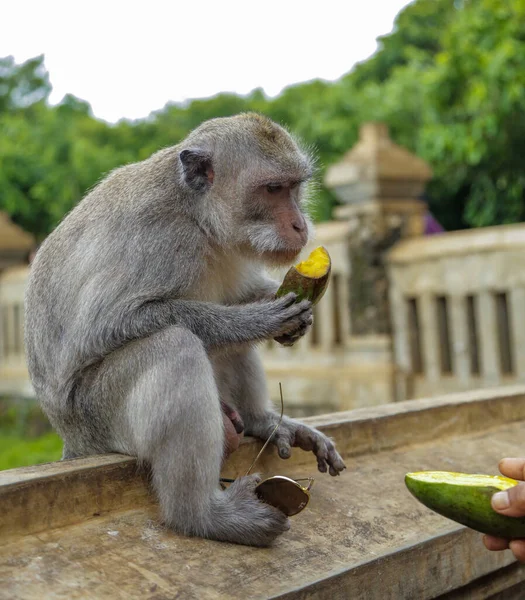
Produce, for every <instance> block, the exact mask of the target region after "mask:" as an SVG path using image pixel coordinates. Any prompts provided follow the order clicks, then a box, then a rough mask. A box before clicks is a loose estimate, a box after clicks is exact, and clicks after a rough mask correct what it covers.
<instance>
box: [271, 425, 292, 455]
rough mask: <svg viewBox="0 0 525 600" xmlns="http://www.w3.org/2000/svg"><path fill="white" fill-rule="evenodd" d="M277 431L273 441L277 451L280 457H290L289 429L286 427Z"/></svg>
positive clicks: (290, 441) (290, 440)
mask: <svg viewBox="0 0 525 600" xmlns="http://www.w3.org/2000/svg"><path fill="white" fill-rule="evenodd" d="M280 429H281V428H279V431H277V433H276V434H275V438H274V441H273V443H274V444H275V445H276V446H277V452H278V454H279V457H280V458H284V459H287V458H290V456H291V455H292V441H293V440H292V439H291V431H290V430H288V429H284V428H283V429H282V431H281V430H280Z"/></svg>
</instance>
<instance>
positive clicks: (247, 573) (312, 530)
mask: <svg viewBox="0 0 525 600" xmlns="http://www.w3.org/2000/svg"><path fill="white" fill-rule="evenodd" d="M305 421H309V422H312V423H316V424H318V425H319V426H320V427H321V428H322V429H324V430H325V431H326V432H327V433H328V434H329V435H332V436H333V437H334V438H335V439H336V440H337V442H338V444H339V446H340V448H341V450H342V452H343V455H344V456H345V460H346V461H347V466H348V471H347V472H345V473H343V475H342V476H341V477H338V478H330V477H328V476H326V475H320V474H317V476H316V483H315V486H314V489H313V495H312V501H311V504H310V506H309V508H308V509H307V510H306V511H304V512H303V513H301V514H300V515H298V516H297V517H295V518H294V519H293V520H292V529H291V531H290V532H288V533H287V534H286V535H284V536H282V537H281V538H279V540H277V541H276V543H275V545H274V546H273V547H272V548H269V549H254V548H245V547H241V546H235V545H231V544H221V543H217V542H211V541H207V540H200V539H191V538H185V537H182V536H178V535H176V534H174V533H173V532H170V531H165V530H163V529H162V528H161V527H159V525H158V523H157V520H156V519H157V509H156V505H155V503H154V502H153V500H152V498H151V497H150V495H149V493H148V489H147V478H146V477H145V475H144V474H140V473H138V472H137V469H136V462H135V461H134V460H133V459H131V458H128V457H121V456H117V455H115V456H99V457H93V458H86V459H77V460H74V461H64V462H63V463H53V464H49V465H45V466H41V467H29V468H24V469H17V470H13V471H6V472H3V473H0V502H1V504H2V509H3V510H2V511H1V514H0V527H1V529H0V537H1V539H2V541H3V542H5V543H4V544H3V545H2V548H1V549H0V577H2V580H3V581H7V582H8V585H7V586H4V588H3V589H0V598H4V597H5V598H17V599H19V600H24V599H25V598H33V597H35V596H43V597H54V596H56V597H59V596H61V595H62V596H63V597H67V598H86V597H89V598H141V599H142V598H151V599H152V600H153V599H158V598H175V597H178V598H199V599H201V598H202V599H204V600H206V599H207V598H210V599H211V598H213V599H219V598H220V599H222V598H232V599H237V598H239V599H241V598H247V597H249V598H290V599H291V598H294V599H296V598H301V599H302V598H304V599H306V598H326V599H328V598H330V599H338V598H348V597H351V598H352V600H359V599H361V598H362V599H366V600H379V599H381V600H384V599H387V600H388V599H392V600H399V599H403V598H417V599H418V600H419V599H421V600H424V599H425V598H437V597H439V596H440V595H442V594H451V593H453V592H454V591H457V590H461V589H462V588H464V587H465V586H469V589H475V587H476V586H477V589H478V592H476V594H478V595H469V596H468V597H469V598H485V597H487V596H486V595H483V594H484V593H485V592H484V590H489V587H488V585H489V584H488V583H487V582H486V581H485V580H484V579H483V578H484V577H486V576H488V575H489V574H490V581H491V582H496V581H499V582H500V583H499V584H498V585H499V586H500V588H501V590H504V589H506V588H507V587H510V586H511V585H515V584H516V583H520V582H522V581H524V578H525V573H524V572H523V569H522V568H521V567H511V568H510V569H511V571H508V568H509V567H508V565H509V564H511V563H512V562H513V560H512V556H511V555H510V553H509V552H505V553H489V552H488V551H486V550H485V549H484V548H483V546H482V544H481V536H480V535H479V534H476V533H475V532H472V531H470V530H467V529H465V528H463V527H460V526H458V525H456V524H455V523H453V522H451V521H448V520H447V519H444V518H442V517H439V515H436V514H434V513H432V512H431V511H429V510H427V509H426V508H425V507H423V506H422V505H420V504H419V503H417V502H416V501H415V500H414V499H413V498H412V497H411V496H410V494H409V493H408V492H407V490H406V489H405V487H404V483H403V476H404V473H406V472H407V471H409V470H419V469H440V468H444V469H448V470H465V471H482V472H488V473H490V472H492V473H495V472H496V471H497V462H498V460H499V459H500V458H501V457H502V456H506V455H509V454H519V453H521V452H522V451H523V439H524V438H525V388H523V387H521V388H509V389H505V390H502V389H499V390H492V391H480V392H477V393H468V394H458V395H456V396H451V397H447V398H438V399H431V400H419V401H409V402H403V403H399V404H393V405H383V406H379V407H376V408H373V409H359V410H355V411H351V412H348V413H336V414H334V415H325V416H323V417H313V418H309V419H305ZM258 448H259V444H258V443H255V442H254V441H253V440H247V441H246V442H245V443H244V444H243V445H242V446H241V449H240V450H239V451H238V452H237V453H236V454H234V455H233V456H232V460H230V461H229V462H228V464H227V465H226V466H225V474H229V475H234V476H236V475H238V474H241V473H242V472H243V471H244V470H245V469H246V468H247V465H248V464H249V462H250V461H251V458H252V457H253V456H254V455H255V453H256V452H257V450H258ZM259 468H260V471H262V472H263V473H265V474H270V473H271V474H275V473H282V474H286V475H290V476H295V477H300V476H308V475H313V474H314V473H315V460H314V459H313V457H312V455H311V454H309V453H304V452H300V451H297V450H296V451H294V453H293V457H292V458H291V459H290V460H288V461H282V460H279V459H278V458H277V457H276V454H275V453H274V452H273V451H270V452H267V453H265V456H264V458H263V460H262V462H261V464H260V465H259ZM505 569H507V570H505ZM511 575H512V576H511ZM480 586H481V587H480ZM491 586H492V587H491V588H490V589H491V590H492V592H494V593H496V592H499V591H500V589H497V588H496V587H494V586H495V584H491ZM465 589H466V588H465ZM479 590H481V591H479ZM457 597H461V596H457Z"/></svg>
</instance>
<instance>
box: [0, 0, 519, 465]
mask: <svg viewBox="0 0 525 600" xmlns="http://www.w3.org/2000/svg"><path fill="white" fill-rule="evenodd" d="M108 4H109V6H108ZM166 4H167V3H164V2H158V1H151V2H148V3H147V5H145V6H143V7H142V8H141V10H140V11H138V10H136V9H135V8H133V7H131V5H130V4H129V3H128V4H124V3H120V2H113V3H107V2H106V3H102V2H91V3H89V7H87V6H85V7H84V6H83V8H82V9H81V8H79V7H78V6H77V5H75V7H74V8H73V6H72V5H71V3H69V4H66V3H61V2H46V3H36V2H34V3H33V2H24V1H23V0H19V1H18V2H17V3H16V5H15V3H11V4H10V5H6V6H4V7H3V8H2V13H3V15H2V23H1V25H0V469H6V468H11V467H15V466H20V465H25V464H34V463H38V462H44V461H48V460H56V459H58V458H59V457H60V453H61V447H62V445H61V442H60V440H59V438H58V437H57V436H56V435H55V434H54V433H53V432H52V431H51V429H50V426H49V424H48V423H47V421H46V419H45V418H44V417H43V415H42V414H41V412H40V410H39V408H38V405H37V402H36V401H35V398H34V395H33V393H32V389H31V386H30V383H29V380H28V376H27V370H26V367H25V358H24V348H23V294H24V289H25V282H26V279H27V274H28V270H29V269H30V261H31V258H32V256H33V253H34V251H35V249H36V248H37V247H38V244H39V243H41V241H42V240H43V239H44V238H45V237H46V235H47V234H49V232H50V231H52V229H53V228H54V227H55V226H56V225H57V223H58V222H59V221H60V219H61V218H62V217H63V216H64V214H65V213H67V212H68V211H69V210H70V209H71V208H72V207H73V206H74V205H75V204H76V203H77V202H78V201H79V200H80V199H81V198H82V196H83V194H84V193H85V192H86V190H88V189H89V188H90V187H91V186H93V185H94V184H95V183H96V182H97V181H98V180H99V179H100V178H101V177H102V176H103V175H104V174H106V173H107V172H108V171H110V170H111V169H113V168H114V167H116V166H119V165H122V164H124V163H129V162H133V161H137V160H141V159H144V158H146V157H148V156H149V155H150V154H152V153H153V152H155V151H156V150H158V149H160V148H162V147H165V146H168V145H173V144H176V143H177V142H178V141H179V140H181V139H182V138H183V137H184V136H185V135H186V134H187V133H188V132H189V131H190V130H191V129H193V128H194V127H196V126H197V125H198V124H200V123H201V122H202V121H203V120H205V119H209V118H212V117H216V116H227V115H232V114H236V113H239V112H242V111H248V110H252V111H257V112H260V113H264V114H266V115H268V116H269V117H270V118H272V119H274V120H276V121H277V122H279V123H281V124H283V125H285V126H286V127H288V128H289V129H290V130H291V131H292V132H293V133H294V134H296V135H297V136H298V137H299V138H300V139H301V140H302V141H303V142H304V143H306V144H307V145H308V146H311V147H312V148H313V149H314V150H315V153H316V154H317V156H318V159H319V174H318V183H319V189H318V193H317V196H316V201H315V206H314V216H315V219H316V221H317V223H318V238H317V240H316V242H315V244H314V245H318V244H320V243H322V244H324V245H325V246H326V247H327V248H328V249H329V251H330V253H331V255H332V259H333V279H332V283H331V286H330V288H329V292H328V293H327V295H326V297H325V298H323V301H322V302H321V303H320V304H319V306H318V307H317V308H316V315H315V326H314V328H313V330H312V331H311V332H310V334H309V335H308V337H307V338H306V339H305V340H303V341H302V342H301V344H298V345H297V346H296V347H293V348H280V347H276V345H275V344H273V343H269V344H267V345H266V346H265V347H264V349H263V354H264V360H265V366H266V369H267V373H268V377H269V380H270V389H271V390H272V394H276V392H277V390H278V387H277V382H278V381H283V386H284V389H285V394H286V398H285V401H286V405H287V412H288V413H289V414H292V415H297V416H301V415H305V414H318V413H323V412H329V411H338V410H347V409H351V408H355V407H359V406H370V405H374V404H381V403H384V402H395V401H400V400H405V399H412V398H417V397H422V396H428V395H435V394H443V393H449V392H455V391H460V390H467V389H475V388H480V387H493V386H498V385H502V384H506V383H513V382H524V381H525V325H524V322H525V276H523V275H522V273H521V271H522V269H521V264H522V262H523V259H524V257H525V254H524V251H525V225H524V224H523V221H525V169H524V168H523V165H524V158H525V141H524V140H525V0H476V1H474V0H470V1H469V0H415V1H413V2H410V3H408V2H404V1H401V0H390V1H389V2H382V1H373V0H368V2H366V3H348V2H335V1H331V0H327V1H325V2H323V3H321V4H319V3H315V4H313V3H312V4H311V5H310V3H308V2H304V1H303V2H295V1H288V2H280V3H277V2H271V1H267V2H264V3H260V4H257V5H256V4H252V3H249V4H247V3H246V2H233V1H232V2H230V1H223V2H220V3H216V2H215V3H213V2H199V3H194V6H188V7H184V6H181V5H179V3H171V5H170V6H169V7H168V6H166ZM82 10H85V11H86V14H83V13H82ZM88 11H89V12H88ZM2 57H3V58H2Z"/></svg>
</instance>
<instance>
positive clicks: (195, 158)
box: [179, 148, 214, 191]
mask: <svg viewBox="0 0 525 600" xmlns="http://www.w3.org/2000/svg"><path fill="white" fill-rule="evenodd" d="M179 158H180V162H181V164H182V171H183V173H184V181H185V182H186V183H187V184H188V186H189V187H190V188H192V189H194V190H197V191H204V190H205V189H206V188H208V187H209V186H210V185H211V184H212V183H213V177H214V173H213V166H212V163H211V156H210V154H208V153H207V152H205V151H204V150H201V149H200V148H193V149H191V150H183V151H182V152H181V153H180V154H179Z"/></svg>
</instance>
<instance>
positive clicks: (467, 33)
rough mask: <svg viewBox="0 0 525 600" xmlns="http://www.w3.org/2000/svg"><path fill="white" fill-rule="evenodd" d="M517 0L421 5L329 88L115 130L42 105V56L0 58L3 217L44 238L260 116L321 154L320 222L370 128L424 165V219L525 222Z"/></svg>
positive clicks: (523, 71) (199, 108) (78, 109)
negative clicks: (139, 164)
mask: <svg viewBox="0 0 525 600" xmlns="http://www.w3.org/2000/svg"><path fill="white" fill-rule="evenodd" d="M524 32H525V0H476V1H474V0H416V1H415V2H413V3H411V4H410V5H408V6H407V7H406V8H405V9H404V10H403V11H401V12H400V14H399V15H398V17H397V19H396V23H395V28H394V31H393V32H392V33H391V34H389V35H386V36H383V37H381V38H380V39H379V49H378V51H377V52H376V54H375V55H374V56H373V57H371V58H370V59H369V60H367V61H365V62H363V63H361V64H359V65H357V66H356V67H355V68H354V69H353V71H352V72H350V73H348V74H347V75H345V76H344V77H343V78H341V80H339V81H338V82H336V83H327V82H323V81H312V82H308V83H305V84H301V85H295V86H292V87H289V88H287V89H285V90H284V91H283V93H282V94H281V95H280V96H279V97H277V98H274V99H269V98H267V97H266V96H265V95H264V93H263V92H262V91H261V90H254V91H253V92H252V93H251V94H249V95H247V96H238V95H235V94H219V95H217V96H214V97H212V98H208V99H206V100H194V101H192V102H189V103H187V104H185V105H177V104H168V105H166V106H165V107H164V109H162V110H160V111H157V112H155V113H152V114H151V115H150V116H149V117H148V118H147V119H143V120H138V121H133V122H131V121H126V120H122V121H120V122H119V123H117V124H115V125H110V124H107V123H105V122H103V121H99V120H97V119H95V118H94V117H93V115H92V113H91V108H90V106H89V104H88V103H86V102H84V101H82V100H80V99H77V98H75V97H73V96H69V95H68V96H66V97H65V98H64V99H63V100H62V102H61V103H60V104H59V105H58V106H53V107H51V106H49V105H48V103H47V98H48V94H49V90H50V85H49V80H48V75H47V72H46V70H45V67H44V63H43V58H42V57H41V56H40V57H36V58H34V59H32V60H30V61H27V62H26V63H24V64H22V65H16V64H15V63H14V61H13V59H12V57H7V58H4V59H0V209H4V210H7V211H8V212H9V213H10V214H11V215H12V218H13V219H14V220H15V221H16V222H18V223H19V224H21V225H22V226H23V227H25V228H26V229H28V230H29V231H31V232H32V233H34V234H35V235H36V236H37V238H42V237H44V236H45V235H47V233H49V231H50V230H51V229H52V228H53V227H55V226H56V224H57V223H58V221H59V220H60V219H61V218H62V216H63V215H64V214H65V213H66V212H67V211H68V210H70V209H71V207H72V206H74V204H75V203H76V202H78V200H79V199H80V198H81V197H82V196H83V194H84V193H85V192H86V191H87V190H88V189H89V188H90V187H91V186H92V185H93V184H94V183H96V181H97V180H99V179H100V178H101V177H102V176H103V175H104V174H106V173H107V172H108V171H110V170H112V169H113V168H115V167H117V166H118V165H121V164H125V163H129V162H132V161H136V160H142V159H144V158H146V157H147V156H149V155H150V154H151V153H153V152H155V151H156V150H158V149H160V148H162V147H165V146H168V145H172V144H175V143H177V142H178V141H179V140H181V139H182V138H183V137H184V136H185V135H186V134H187V133H188V132H189V131H190V130H191V129H192V128H194V127H195V126H197V125H198V124H199V123H201V122H202V121H203V120H205V119H208V118H211V117H215V116H227V115H232V114H236V113H238V112H242V111H248V110H255V111H258V112H261V113H264V114H267V115H268V116H270V117H271V118H273V119H275V120H276V121H278V122H280V123H281V124H283V125H285V126H287V127H288V128H289V129H290V130H291V131H293V132H294V133H295V134H296V135H297V136H298V137H299V138H300V139H302V141H303V142H304V143H305V144H306V145H307V146H311V147H313V148H314V149H315V151H316V154H317V156H318V158H319V161H318V164H319V174H318V178H319V183H320V185H319V192H318V194H317V197H318V201H317V205H316V216H317V218H318V219H319V220H324V219H327V218H329V217H330V215H331V210H332V208H333V205H334V202H335V201H334V197H333V196H332V195H331V194H330V192H329V191H328V190H326V189H325V188H324V187H323V186H322V178H323V174H324V170H325V168H326V167H327V166H328V165H329V164H331V163H333V162H334V161H336V160H338V159H339V158H340V157H341V155H342V154H343V153H344V152H346V151H347V150H348V149H349V148H350V147H351V146H352V145H353V144H354V143H355V141H356V139H357V135H358V129H359V125H360V124H361V123H362V122H363V121H366V120H381V121H384V122H386V123H387V124H388V125H389V127H390V131H391V135H392V137H393V138H394V139H395V140H396V141H397V142H398V143H400V144H402V145H404V146H406V147H407V148H409V149H411V150H412V151H414V152H415V153H417V154H418V155H419V156H421V157H422V158H424V159H426V160H427V161H428V162H429V163H430V164H431V165H432V168H433V170H434V179H433V181H432V182H431V184H430V185H429V188H428V193H429V202H430V206H431V209H432V211H433V212H434V213H435V214H436V216H437V218H438V219H439V220H440V221H441V222H442V223H443V224H444V225H445V227H447V228H448V229H457V228H463V227H469V226H483V225H492V224H499V223H510V222H515V221H519V220H523V219H524V218H525V203H524V197H525V175H524V174H523V169H522V166H521V162H522V159H521V156H522V155H523V154H524V153H525V147H524V145H525V143H524V142H523V140H524V139H525V135H524V134H525V110H524V109H525V33H524Z"/></svg>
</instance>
